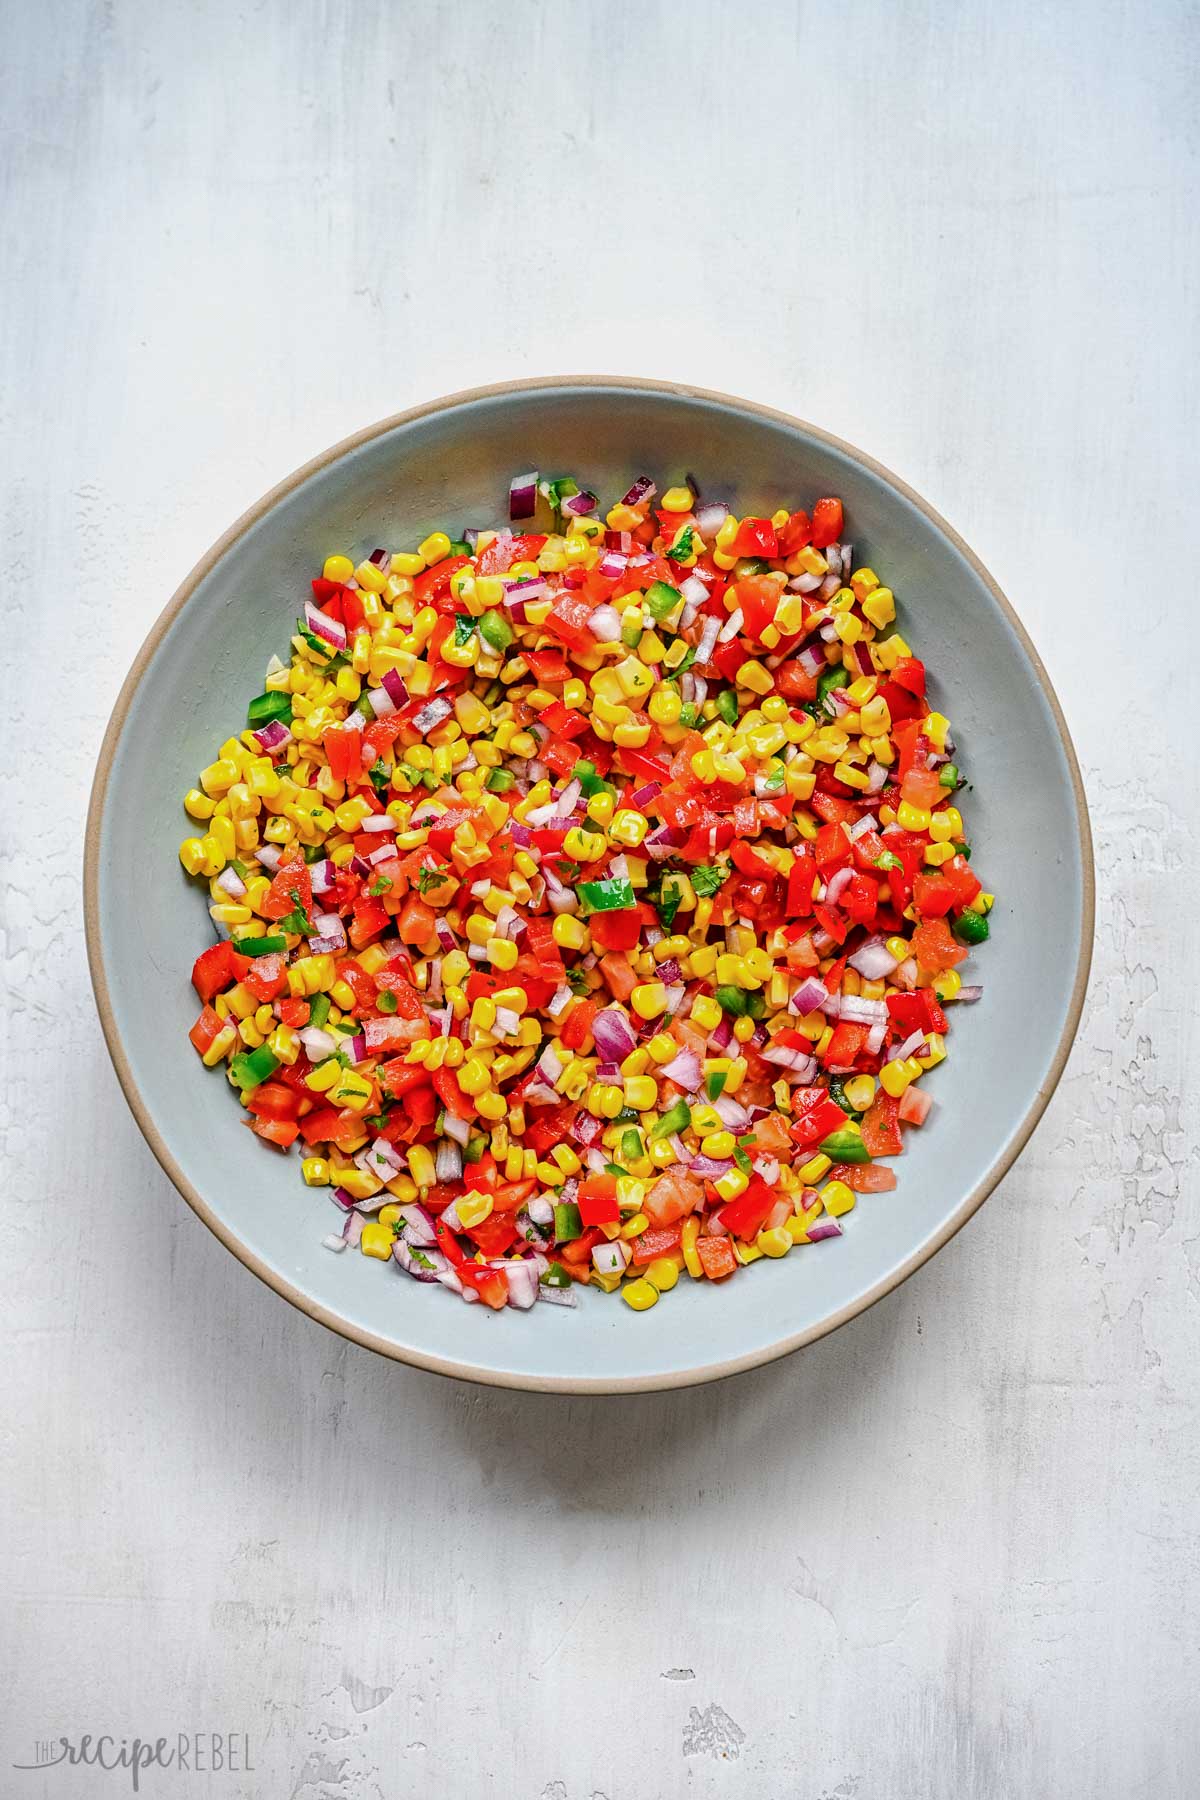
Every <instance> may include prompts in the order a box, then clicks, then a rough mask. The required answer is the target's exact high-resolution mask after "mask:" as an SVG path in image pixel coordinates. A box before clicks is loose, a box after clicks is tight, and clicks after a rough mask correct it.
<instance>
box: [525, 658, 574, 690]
mask: <svg viewBox="0 0 1200 1800" xmlns="http://www.w3.org/2000/svg"><path fill="white" fill-rule="evenodd" d="M522 655H523V656H524V658H525V661H526V662H527V663H528V664H529V667H530V670H531V671H532V674H533V678H534V680H535V681H536V682H537V684H538V686H539V687H557V686H559V684H560V683H561V682H564V681H569V680H570V679H571V671H570V669H569V668H568V666H567V659H566V657H565V656H564V655H563V653H562V651H561V650H524V651H522Z"/></svg>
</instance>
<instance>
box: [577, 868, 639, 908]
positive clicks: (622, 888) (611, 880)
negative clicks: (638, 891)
mask: <svg viewBox="0 0 1200 1800" xmlns="http://www.w3.org/2000/svg"><path fill="white" fill-rule="evenodd" d="M577 891H578V894H579V898H580V899H581V900H582V901H583V904H584V905H585V906H586V907H587V909H588V911H589V912H620V911H622V910H624V909H626V908H628V907H631V906H633V905H634V904H635V901H634V897H633V883H632V882H631V881H629V880H627V879H626V877H625V876H623V875H617V876H609V877H608V878H607V879H606V880H604V881H581V882H580V883H579V888H578V890H577Z"/></svg>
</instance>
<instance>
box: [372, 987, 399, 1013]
mask: <svg viewBox="0 0 1200 1800" xmlns="http://www.w3.org/2000/svg"><path fill="white" fill-rule="evenodd" d="M375 1004H376V1006H377V1007H378V1008H379V1010H380V1012H381V1013H394V1012H395V1010H396V1008H397V1007H398V1006H399V1004H400V1002H399V1001H398V1000H397V998H396V996H395V994H392V993H389V992H388V990H387V989H386V988H385V989H384V991H383V992H382V994H379V995H378V996H377V997H376V1000H375Z"/></svg>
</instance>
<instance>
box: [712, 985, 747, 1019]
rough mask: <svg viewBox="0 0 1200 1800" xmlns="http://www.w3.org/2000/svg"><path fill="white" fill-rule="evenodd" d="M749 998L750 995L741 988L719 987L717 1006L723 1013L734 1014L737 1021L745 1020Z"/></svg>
mask: <svg viewBox="0 0 1200 1800" xmlns="http://www.w3.org/2000/svg"><path fill="white" fill-rule="evenodd" d="M749 998H750V996H749V994H747V993H746V992H745V991H744V990H743V989H742V988H740V987H719V988H718V989H717V992H716V1001H717V1005H718V1006H719V1007H720V1008H721V1011H722V1012H727V1013H732V1014H733V1016H734V1018H735V1019H744V1018H745V1016H746V1012H747V1010H748V1009H747V1006H746V1002H747V1000H748V999H749Z"/></svg>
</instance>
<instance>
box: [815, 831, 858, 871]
mask: <svg viewBox="0 0 1200 1800" xmlns="http://www.w3.org/2000/svg"><path fill="white" fill-rule="evenodd" d="M814 851H815V855H816V859H817V867H818V869H819V870H820V871H821V876H822V878H823V879H824V880H825V881H828V880H829V877H830V876H831V875H832V874H833V873H834V871H835V870H836V869H844V868H845V867H846V865H847V864H848V863H849V862H850V860H851V858H852V857H853V854H854V852H853V850H852V849H851V846H850V838H849V835H848V833H847V832H846V830H845V828H844V826H842V825H822V827H821V829H820V831H818V833H817V836H816V842H815V845H814Z"/></svg>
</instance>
